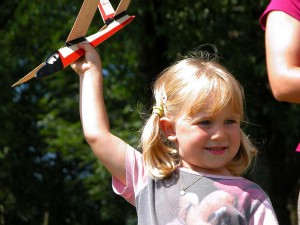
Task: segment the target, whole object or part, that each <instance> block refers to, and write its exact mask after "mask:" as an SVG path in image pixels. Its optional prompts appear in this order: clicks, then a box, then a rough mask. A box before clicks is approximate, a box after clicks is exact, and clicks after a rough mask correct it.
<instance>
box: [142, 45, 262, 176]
mask: <svg viewBox="0 0 300 225" xmlns="http://www.w3.org/2000/svg"><path fill="white" fill-rule="evenodd" d="M153 94H154V99H155V102H154V107H155V106H158V107H162V109H163V116H166V115H167V116H168V117H173V118H174V119H176V118H178V117H179V116H180V115H183V114H185V115H193V114H195V113H197V112H200V111H205V112H207V113H210V114H214V113H217V112H218V111H219V110H221V109H222V108H224V107H225V106H226V105H228V104H230V106H231V108H232V110H233V112H234V113H237V114H239V115H241V118H243V117H244V92H243V88H242V87H241V85H240V84H239V82H238V81H237V80H236V79H235V78H234V77H233V76H232V75H231V74H230V73H229V72H228V71H227V70H226V69H225V68H224V67H223V66H222V65H220V64H219V63H218V62H217V61H216V60H215V59H211V58H210V55H209V54H207V53H204V52H200V51H195V52H192V53H190V54H189V55H188V56H186V57H184V58H183V59H181V60H179V61H177V62H176V63H175V64H173V65H171V66H170V67H168V68H166V69H165V70H164V71H163V72H162V73H161V74H160V75H159V76H158V78H157V79H156V81H155V83H154V85H153ZM160 116H161V114H159V113H153V114H152V115H151V116H150V117H149V118H148V120H147V122H146V123H145V126H144V127H143V130H142V136H141V147H142V149H143V158H144V161H145V165H146V167H147V169H148V171H149V173H150V175H151V176H152V177H153V178H155V179H161V178H165V177H167V176H169V175H170V174H171V173H172V172H173V171H174V170H175V169H176V168H177V167H178V166H179V163H180V157H179V154H178V151H177V149H176V148H175V146H174V144H173V143H171V142H169V141H168V140H166V139H165V138H164V135H163V133H162V131H161V130H160V126H159V119H160ZM256 154H257V150H256V149H255V147H254V146H253V144H252V143H251V141H250V140H249V139H248V137H247V135H246V134H245V133H244V132H243V130H242V129H241V145H240V149H239V151H238V153H237V154H236V155H235V157H234V158H233V159H232V161H231V162H230V163H229V164H228V165H226V168H227V169H228V170H229V171H230V172H231V173H232V174H233V175H237V176H239V175H241V174H243V173H244V172H245V171H246V170H247V169H248V167H249V166H250V164H251V162H252V159H253V157H254V156H255V155H256Z"/></svg>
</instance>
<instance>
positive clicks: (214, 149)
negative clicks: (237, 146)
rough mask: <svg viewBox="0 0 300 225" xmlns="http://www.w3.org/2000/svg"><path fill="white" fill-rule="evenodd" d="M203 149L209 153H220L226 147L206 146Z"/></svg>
mask: <svg viewBox="0 0 300 225" xmlns="http://www.w3.org/2000/svg"><path fill="white" fill-rule="evenodd" d="M205 149H206V150H207V151H208V152H209V153H211V154H214V155H222V154H224V153H225V151H226V149H227V147H207V148H205Z"/></svg>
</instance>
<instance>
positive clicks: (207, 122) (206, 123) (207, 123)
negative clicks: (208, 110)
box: [199, 120, 211, 125]
mask: <svg viewBox="0 0 300 225" xmlns="http://www.w3.org/2000/svg"><path fill="white" fill-rule="evenodd" d="M199 124H200V125H210V124H211V121H210V120H203V121H200V122H199Z"/></svg>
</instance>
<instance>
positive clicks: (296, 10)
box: [260, 0, 300, 29]
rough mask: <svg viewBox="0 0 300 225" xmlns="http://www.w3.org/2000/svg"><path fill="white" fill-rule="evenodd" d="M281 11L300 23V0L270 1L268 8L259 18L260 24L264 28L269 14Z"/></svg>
mask: <svg viewBox="0 0 300 225" xmlns="http://www.w3.org/2000/svg"><path fill="white" fill-rule="evenodd" d="M271 11H282V12H285V13H287V14H289V15H290V16H292V17H294V18H295V19H297V20H299V21H300V0H271V2H270V3H269V5H268V7H267V8H266V10H265V11H264V13H263V14H262V16H261V17H260V24H261V26H262V28H263V29H265V28H266V21H267V17H268V14H269V12H271Z"/></svg>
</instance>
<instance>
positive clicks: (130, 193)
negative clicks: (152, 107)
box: [113, 146, 278, 225]
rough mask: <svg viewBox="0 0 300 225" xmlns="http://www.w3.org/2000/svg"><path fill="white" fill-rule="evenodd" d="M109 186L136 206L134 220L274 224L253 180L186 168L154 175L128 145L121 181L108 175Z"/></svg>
mask: <svg viewBox="0 0 300 225" xmlns="http://www.w3.org/2000/svg"><path fill="white" fill-rule="evenodd" d="M183 188H184V189H185V192H184V193H181V191H182V189H183ZM113 189H114V192H115V193H117V194H118V195H121V196H122V197H124V198H125V199H126V200H127V201H128V202H130V203H131V204H132V205H134V206H135V207H136V211H137V215H138V224H139V225H180V224H181V225H184V224H202V225H218V224H239V225H278V221H277V218H276V215H275V213H274V209H273V207H272V204H271V201H270V199H269V197H268V195H267V194H266V193H265V192H264V191H263V190H262V189H261V188H260V187H259V186H258V185H257V184H255V183H253V182H251V181H249V180H247V179H245V178H242V177H233V176H218V175H209V174H200V173H197V172H195V171H191V170H188V169H186V168H179V169H178V170H176V171H175V172H174V173H173V174H172V175H171V176H169V177H167V178H164V179H157V180H154V179H152V178H151V177H150V176H149V175H148V173H147V170H146V169H145V165H144V162H143V158H142V155H141V153H140V152H138V151H136V150H135V149H133V148H132V147H130V146H128V148H127V156H126V185H124V184H123V183H122V182H120V181H119V180H117V179H116V178H113Z"/></svg>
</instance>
